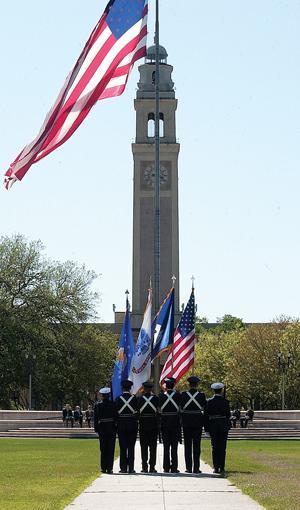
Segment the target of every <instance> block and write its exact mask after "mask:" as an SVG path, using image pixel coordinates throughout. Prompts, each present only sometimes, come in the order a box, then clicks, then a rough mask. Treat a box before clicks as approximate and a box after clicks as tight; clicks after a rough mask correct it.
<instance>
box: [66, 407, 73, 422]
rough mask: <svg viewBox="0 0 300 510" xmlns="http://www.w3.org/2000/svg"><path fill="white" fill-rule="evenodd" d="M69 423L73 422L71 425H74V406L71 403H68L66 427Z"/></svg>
mask: <svg viewBox="0 0 300 510" xmlns="http://www.w3.org/2000/svg"><path fill="white" fill-rule="evenodd" d="M69 423H70V424H71V427H72V428H73V427H74V415H73V411H72V407H71V406H70V404H66V427H68V426H69Z"/></svg>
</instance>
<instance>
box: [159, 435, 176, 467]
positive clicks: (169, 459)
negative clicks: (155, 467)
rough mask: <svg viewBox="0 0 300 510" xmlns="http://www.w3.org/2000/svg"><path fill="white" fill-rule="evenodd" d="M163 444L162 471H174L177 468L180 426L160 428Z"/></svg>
mask: <svg viewBox="0 0 300 510" xmlns="http://www.w3.org/2000/svg"><path fill="white" fill-rule="evenodd" d="M161 432H162V440H163V444H164V458H163V468H164V471H170V470H171V471H176V470H177V468H178V442H179V439H180V427H178V426H174V427H173V428H169V427H163V426H162V429H161Z"/></svg>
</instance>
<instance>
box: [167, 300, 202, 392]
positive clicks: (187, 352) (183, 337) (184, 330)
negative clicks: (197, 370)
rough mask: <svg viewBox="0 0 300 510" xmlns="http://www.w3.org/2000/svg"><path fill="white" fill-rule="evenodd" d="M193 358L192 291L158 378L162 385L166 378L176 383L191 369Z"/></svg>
mask: <svg viewBox="0 0 300 510" xmlns="http://www.w3.org/2000/svg"><path fill="white" fill-rule="evenodd" d="M194 357H195V295H194V290H192V293H191V296H190V299H189V302H188V304H187V305H186V307H185V310H184V312H183V314H182V317H181V319H180V322H179V324H178V326H177V328H176V330H175V333H174V343H173V347H172V349H171V351H170V353H169V356H168V358H167V361H166V363H165V365H164V368H163V370H162V373H161V376H160V383H161V384H162V383H163V382H164V380H165V379H166V378H167V377H174V378H175V379H176V381H177V382H178V381H179V380H180V379H181V378H182V377H183V376H184V374H185V373H186V372H187V371H188V370H189V369H190V368H191V366H192V365H193V363H194Z"/></svg>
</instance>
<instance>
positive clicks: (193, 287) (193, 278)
mask: <svg viewBox="0 0 300 510" xmlns="http://www.w3.org/2000/svg"><path fill="white" fill-rule="evenodd" d="M191 280H192V290H194V289H195V280H196V278H195V276H192V278H191Z"/></svg>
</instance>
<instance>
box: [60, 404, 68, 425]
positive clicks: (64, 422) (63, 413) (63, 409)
mask: <svg viewBox="0 0 300 510" xmlns="http://www.w3.org/2000/svg"><path fill="white" fill-rule="evenodd" d="M61 413H62V421H63V425H64V427H65V426H66V416H67V410H66V404H64V405H63V408H62V411H61Z"/></svg>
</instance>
